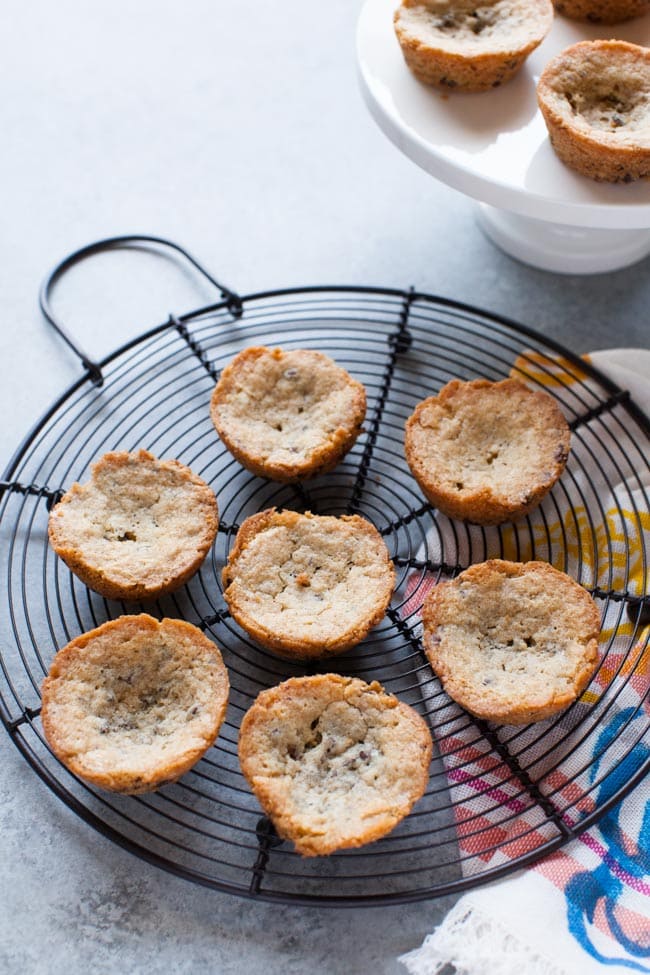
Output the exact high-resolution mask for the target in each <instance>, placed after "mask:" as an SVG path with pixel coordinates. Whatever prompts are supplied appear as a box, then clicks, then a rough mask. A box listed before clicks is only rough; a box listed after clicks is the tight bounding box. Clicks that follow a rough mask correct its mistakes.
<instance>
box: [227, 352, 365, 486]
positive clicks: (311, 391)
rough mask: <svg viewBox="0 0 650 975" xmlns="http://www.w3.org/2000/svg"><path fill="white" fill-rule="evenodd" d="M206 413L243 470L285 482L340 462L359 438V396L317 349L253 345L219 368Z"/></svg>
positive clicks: (357, 384)
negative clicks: (221, 370) (223, 367)
mask: <svg viewBox="0 0 650 975" xmlns="http://www.w3.org/2000/svg"><path fill="white" fill-rule="evenodd" d="M210 415H211V417H212V422H213V424H214V427H215V429H216V431H217V433H218V434H219V437H220V438H221V440H222V441H223V443H224V444H225V445H226V447H227V448H228V450H229V451H230V452H231V454H233V456H234V457H236V458H237V460H238V461H239V463H240V464H242V465H243V466H244V467H245V468H246V469H247V470H249V471H251V472H252V473H253V474H257V475H258V476H260V477H268V478H269V479H270V480H273V481H283V482H287V483H290V482H292V481H301V480H305V479H306V478H310V477H315V476H316V475H317V474H323V473H325V472H327V471H330V470H332V468H334V467H336V465H337V464H339V463H340V461H341V460H342V459H343V457H344V456H345V454H346V453H347V452H348V451H349V450H350V448H351V447H352V446H353V445H354V443H355V441H356V439H357V437H358V436H359V434H360V433H361V428H362V424H363V421H364V418H365V415H366V391H365V389H364V387H363V385H362V384H361V383H360V382H358V381H357V380H356V379H353V378H352V376H350V374H349V373H348V372H347V370H345V369H343V368H342V366H339V365H338V364H337V363H336V362H334V360H333V359H330V357H329V356H326V355H324V354H323V353H322V352H317V351H314V350H311V349H292V350H287V351H283V350H282V349H268V348H266V347H265V346H254V347H252V348H249V349H245V350H244V351H243V352H240V353H239V355H237V356H235V358H234V359H233V361H232V362H231V363H230V364H229V365H228V366H226V368H225V369H224V370H223V372H222V374H221V376H220V378H219V381H218V383H217V385H216V387H215V389H214V392H213V394H212V399H211V403H210Z"/></svg>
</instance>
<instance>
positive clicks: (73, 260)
mask: <svg viewBox="0 0 650 975" xmlns="http://www.w3.org/2000/svg"><path fill="white" fill-rule="evenodd" d="M133 244H155V245H156V246H158V247H168V248H170V249H171V250H174V251H176V253H177V254H180V255H181V256H182V257H184V258H185V260H186V261H188V262H189V263H190V264H191V265H192V267H194V268H195V269H196V270H197V271H198V272H199V274H202V275H203V277H204V278H206V279H207V280H208V281H209V282H210V284H212V285H214V287H215V288H216V289H217V290H218V291H219V294H220V295H221V297H222V298H223V299H224V301H225V303H226V305H227V307H228V309H229V311H230V312H231V314H232V315H233V316H234V317H235V318H240V317H241V314H242V311H243V305H242V301H241V298H240V297H239V295H238V294H237V293H236V292H235V291H231V290H230V288H226V287H225V285H223V284H221V283H220V282H219V281H217V279H216V278H215V277H213V276H212V275H211V274H210V273H209V271H207V270H206V269H205V268H204V267H203V265H202V264H199V262H198V261H197V260H196V258H194V257H192V255H191V254H189V253H188V252H187V251H186V250H185V248H183V247H181V246H180V245H179V244H175V243H174V241H172V240H166V239H165V238H164V237H151V236H148V235H146V234H130V235H127V236H125V237H107V238H106V239H104V240H98V241H95V243H93V244H87V245H86V246H85V247H81V248H80V249H79V250H77V251H74V252H73V253H72V254H68V256H67V257H65V258H64V259H63V260H62V261H61V262H60V263H59V264H57V265H56V267H55V268H54V269H53V270H52V271H50V273H49V274H48V276H47V277H46V278H45V280H44V281H43V284H42V285H41V290H40V293H39V298H38V301H39V305H40V308H41V311H42V312H43V315H44V316H45V318H46V319H47V321H48V322H49V323H50V325H51V326H52V327H53V328H54V329H56V331H57V332H58V333H59V335H60V336H61V338H62V339H63V341H64V342H65V343H66V344H67V345H68V346H69V347H70V348H71V349H72V351H73V352H74V353H75V355H76V356H78V358H79V359H80V360H81V362H82V365H83V366H84V368H85V369H86V370H87V371H88V375H89V378H90V379H91V380H92V382H93V383H94V384H95V385H96V386H101V385H102V383H103V382H104V377H103V375H102V370H101V367H100V365H99V363H97V362H95V360H94V359H92V358H91V357H90V356H89V355H88V354H87V353H86V352H85V350H84V349H83V348H82V347H81V346H80V345H79V343H78V342H77V341H76V339H74V338H73V337H72V335H71V334H70V332H69V331H68V330H67V329H66V328H65V326H64V325H62V323H61V322H60V321H59V319H58V318H57V317H56V316H55V314H54V312H53V311H52V305H51V297H52V289H53V288H54V285H55V284H56V283H57V281H59V280H60V279H61V278H62V277H63V275H64V274H65V273H66V272H67V271H69V270H70V268H71V267H74V265H75V264H79V263H81V261H84V260H85V259H86V258H87V257H92V256H93V255H94V254H101V253H102V252H103V251H109V250H115V249H117V248H119V247H130V246H131V245H133Z"/></svg>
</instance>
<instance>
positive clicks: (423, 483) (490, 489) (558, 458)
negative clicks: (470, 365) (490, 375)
mask: <svg viewBox="0 0 650 975" xmlns="http://www.w3.org/2000/svg"><path fill="white" fill-rule="evenodd" d="M570 440H571V433H570V430H569V426H568V424H567V422H566V420H565V419H564V416H563V415H562V411H561V410H560V408H559V406H558V404H557V402H556V401H555V400H554V399H553V397H552V396H550V395H549V394H548V393H546V392H543V391H542V390H532V389H529V388H528V387H527V386H525V385H524V384H523V383H520V382H519V381H518V380H516V379H503V380H501V381H500V382H496V383H493V382H490V381H488V380H487V379H474V380H471V381H469V382H462V381H461V380H459V379H452V380H451V381H450V382H448V383H447V384H446V386H443V388H442V389H441V390H440V392H439V393H438V395H437V396H430V397H428V398H427V399H425V400H422V402H421V403H418V405H417V406H416V408H415V410H414V411H413V413H412V415H411V416H410V417H409V419H408V420H407V421H406V430H405V437H404V449H405V453H406V460H407V463H408V465H409V467H410V468H411V471H412V472H413V476H414V477H415V479H416V481H417V482H418V484H419V486H420V488H421V490H422V493H423V494H424V496H425V497H426V498H427V499H428V500H429V501H430V502H431V504H433V505H435V506H436V507H437V508H438V509H439V510H440V511H442V512H443V513H444V514H446V515H447V516H448V517H450V518H457V519H458V520H460V521H470V522H473V523H474V524H478V525H498V524H501V523H502V522H506V521H516V520H517V519H519V518H523V517H524V516H525V515H526V514H528V513H529V512H530V511H532V510H533V509H534V508H535V507H537V505H538V504H540V502H541V501H542V500H543V498H544V497H545V496H546V494H548V492H549V491H550V490H551V488H552V487H553V485H554V484H555V483H556V481H557V480H558V478H559V477H560V476H561V474H562V472H563V471H564V468H565V466H566V461H567V458H568V455H569V445H570Z"/></svg>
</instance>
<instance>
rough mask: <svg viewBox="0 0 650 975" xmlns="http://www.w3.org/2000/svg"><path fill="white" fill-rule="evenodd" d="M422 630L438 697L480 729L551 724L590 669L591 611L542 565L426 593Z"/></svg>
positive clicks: (495, 569)
mask: <svg viewBox="0 0 650 975" xmlns="http://www.w3.org/2000/svg"><path fill="white" fill-rule="evenodd" d="M422 624H423V637H422V639H423V644H424V650H425V652H426V655H427V657H428V659H429V663H430V664H431V666H432V668H433V670H434V671H435V673H436V674H437V676H438V677H439V678H440V680H441V682H442V685H443V687H444V689H445V691H446V692H447V694H449V696H450V697H451V698H453V700H454V701H456V702H457V703H458V704H460V705H461V707H464V708H465V709H466V710H467V711H469V712H470V713H471V714H473V715H475V716H476V717H478V718H483V719H484V720H486V721H496V722H499V723H500V724H512V725H522V724H529V723H530V722H532V721H542V720H543V719H545V718H550V717H552V716H553V715H554V714H557V713H558V712H560V711H562V710H564V708H566V707H568V706H569V705H570V704H572V703H573V701H575V700H576V699H577V698H578V697H579V696H580V694H581V693H582V692H583V690H584V689H585V688H586V687H587V685H588V684H589V681H590V680H591V677H592V676H593V673H594V671H595V669H596V666H597V664H598V635H599V631H600V614H599V612H598V607H597V606H596V604H595V603H594V601H593V599H592V598H591V596H590V595H589V593H588V592H586V590H584V589H583V588H582V586H580V585H578V583H577V582H575V581H574V580H573V579H571V578H570V576H568V575H566V574H565V573H564V572H559V571H558V570H557V569H554V568H553V567H552V566H551V565H548V564H547V563H546V562H525V563H520V562H506V561H504V560H501V559H491V560H490V561H489V562H481V563H478V564H476V565H473V566H471V567H470V568H469V569H466V570H465V571H464V572H461V573H460V575H459V576H457V577H456V578H455V579H453V580H452V581H451V582H443V583H441V584H440V585H437V586H434V588H433V589H432V590H431V591H430V592H429V594H428V595H427V597H426V599H425V601H424V605H423V607H422Z"/></svg>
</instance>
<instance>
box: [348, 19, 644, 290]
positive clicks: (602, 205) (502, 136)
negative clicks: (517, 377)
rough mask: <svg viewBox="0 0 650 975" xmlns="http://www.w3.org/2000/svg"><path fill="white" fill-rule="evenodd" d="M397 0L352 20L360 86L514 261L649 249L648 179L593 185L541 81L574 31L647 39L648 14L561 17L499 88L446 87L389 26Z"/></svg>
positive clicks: (630, 257) (603, 256)
mask: <svg viewBox="0 0 650 975" xmlns="http://www.w3.org/2000/svg"><path fill="white" fill-rule="evenodd" d="M396 7H397V0H366V3H365V5H364V7H363V9H362V11H361V15H360V18H359V23H358V29H357V56H358V64H359V71H360V79H361V87H362V91H363V94H364V97H365V100H366V103H367V105H368V108H369V109H370V112H371V113H372V115H373V117H374V118H375V120H376V121H377V123H378V124H379V126H380V128H381V129H382V130H383V132H384V133H385V134H386V135H387V136H388V138H389V139H391V141H392V142H394V143H395V145H396V146H397V147H398V148H399V149H401V150H402V152H404V153H405V154H406V155H407V156H408V157H409V158H410V159H412V160H413V161H414V162H416V163H417V164H418V165H419V166H421V167H422V168H423V169H425V170H426V171H427V172H429V173H431V174H432V175H433V176H435V177H436V178H437V179H439V180H442V181H443V182H444V183H447V184H448V185H449V186H452V187H454V188H455V189H457V190H460V191H461V192H462V193H466V194H467V195H468V196H471V197H473V198H474V199H476V200H479V201H481V202H480V204H479V206H478V220H479V223H480V226H481V227H482V229H483V230H484V231H485V233H486V234H487V235H488V236H489V237H490V238H491V239H492V240H493V241H494V242H495V243H496V244H497V245H498V246H499V247H501V248H502V249H503V250H505V251H506V252H507V253H508V254H510V255H511V256H513V257H515V258H517V259H518V260H521V261H524V262H525V263H527V264H532V265H534V266H536V267H540V268H543V269H545V270H547V271H558V272H562V273H571V274H593V273H597V272H601V271H613V270H615V269H617V268H621V267H626V266H627V265H628V264H633V263H634V262H635V261H638V260H640V259H641V258H643V257H645V256H647V255H648V254H650V181H647V182H646V181H639V182H636V183H630V184H616V185H613V184H608V183H596V182H594V181H593V180H590V179H587V178H585V177H583V176H580V175H578V174H577V173H574V172H572V171H571V170H570V169H568V168H567V167H566V166H564V165H563V163H561V162H560V161H559V159H558V158H557V157H556V155H555V153H554V152H553V150H552V149H551V146H550V143H549V140H548V135H547V131H546V126H545V124H544V120H543V118H542V116H541V114H540V112H539V109H538V108H537V100H536V92H535V86H536V83H537V80H538V78H539V76H540V74H541V72H542V70H543V68H544V66H545V65H546V64H547V63H548V61H549V60H550V58H552V57H553V56H554V55H555V54H556V53H558V52H559V51H561V50H563V49H564V48H565V47H568V46H569V45H570V44H574V43H575V42H576V41H579V40H585V39H594V38H597V37H617V38H620V39H622V40H626V41H632V42H633V43H636V44H642V45H644V46H650V15H647V16H645V17H640V18H637V19H636V20H631V21H628V22H627V23H625V24H620V25H616V26H614V27H612V26H610V27H605V28H602V27H601V28H598V27H595V26H592V25H588V24H581V23H578V22H574V21H570V20H567V19H565V18H563V17H559V16H557V17H556V18H555V21H554V24H553V27H552V29H551V32H550V33H549V35H548V37H547V38H546V40H545V41H544V43H543V44H541V45H540V47H539V48H538V49H537V50H536V51H534V52H533V54H532V55H531V56H530V57H529V59H528V61H527V62H526V64H525V65H524V67H523V68H522V70H521V71H520V73H519V74H518V75H517V76H516V77H515V78H514V79H513V80H512V81H510V82H508V83H507V84H506V85H504V86H503V88H499V89H495V90H494V91H490V92H483V93H481V94H477V95H468V94H460V93H450V94H445V93H443V92H439V91H438V90H437V89H435V88H432V87H430V86H428V85H424V84H422V83H421V82H419V81H417V80H416V79H415V78H414V77H413V75H412V74H411V72H410V71H409V69H408V68H407V67H406V64H405V62H404V59H403V57H402V53H401V50H400V48H399V45H398V43H397V40H396V38H395V34H394V31H393V12H394V10H395V8H396Z"/></svg>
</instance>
